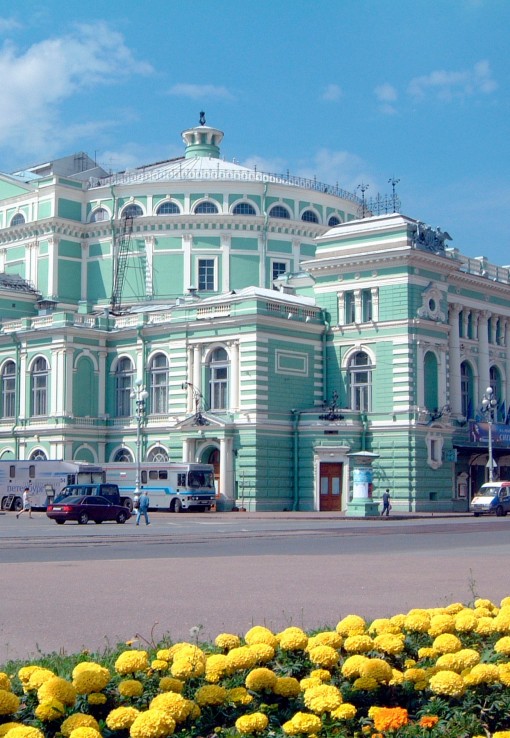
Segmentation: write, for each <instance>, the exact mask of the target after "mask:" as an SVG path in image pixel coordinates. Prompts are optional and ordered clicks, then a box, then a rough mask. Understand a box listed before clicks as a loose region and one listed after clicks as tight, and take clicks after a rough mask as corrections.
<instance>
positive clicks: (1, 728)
mask: <svg viewBox="0 0 510 738" xmlns="http://www.w3.org/2000/svg"><path fill="white" fill-rule="evenodd" d="M24 727H25V726H24V725H22V724H21V723H1V724H0V738H3V736H4V735H7V733H8V732H9V731H10V730H12V729H13V728H24Z"/></svg>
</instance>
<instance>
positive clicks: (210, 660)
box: [205, 653, 229, 682]
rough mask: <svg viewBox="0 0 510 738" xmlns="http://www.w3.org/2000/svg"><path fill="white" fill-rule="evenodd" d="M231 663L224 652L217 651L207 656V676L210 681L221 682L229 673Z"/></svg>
mask: <svg viewBox="0 0 510 738" xmlns="http://www.w3.org/2000/svg"><path fill="white" fill-rule="evenodd" d="M228 670H229V663H228V660H227V657H226V656H225V655H224V654H222V653H215V654H212V655H211V656H208V657H207V661H206V662H205V678H206V680H207V681H208V682H219V681H220V679H221V678H222V677H223V676H224V675H225V674H227V673H228Z"/></svg>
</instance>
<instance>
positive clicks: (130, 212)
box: [122, 203, 143, 218]
mask: <svg viewBox="0 0 510 738" xmlns="http://www.w3.org/2000/svg"><path fill="white" fill-rule="evenodd" d="M142 215H143V210H142V208H141V207H140V205H135V204H134V203H132V204H131V205H128V206H127V208H124V210H123V211H122V217H123V218H140V216H142Z"/></svg>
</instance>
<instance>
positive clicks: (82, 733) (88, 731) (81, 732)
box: [69, 727, 101, 738]
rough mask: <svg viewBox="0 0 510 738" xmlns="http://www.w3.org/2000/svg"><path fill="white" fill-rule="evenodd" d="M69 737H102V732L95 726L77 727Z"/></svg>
mask: <svg viewBox="0 0 510 738" xmlns="http://www.w3.org/2000/svg"><path fill="white" fill-rule="evenodd" d="M69 738H101V733H100V732H99V730H96V729H95V728H86V727H82V728H75V729H74V730H72V731H71V734H70V736H69Z"/></svg>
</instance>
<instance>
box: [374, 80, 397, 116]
mask: <svg viewBox="0 0 510 738" xmlns="http://www.w3.org/2000/svg"><path fill="white" fill-rule="evenodd" d="M374 93H375V96H376V98H377V100H378V101H379V103H380V105H379V110H380V111H381V112H382V113H384V114H385V115H395V113H396V112H397V109H396V107H395V106H394V104H393V103H395V102H396V101H397V98H398V93H397V90H396V89H395V87H393V85H390V84H389V83H388V82H385V83H384V84H382V85H378V86H377V87H376V88H375V89H374Z"/></svg>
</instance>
